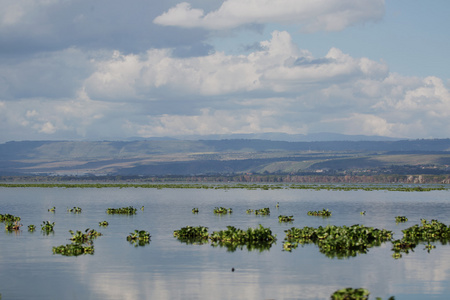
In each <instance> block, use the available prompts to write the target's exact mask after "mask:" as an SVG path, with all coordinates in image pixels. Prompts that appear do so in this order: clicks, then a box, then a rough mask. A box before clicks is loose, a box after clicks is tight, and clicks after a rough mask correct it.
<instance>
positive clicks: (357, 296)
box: [331, 288, 370, 300]
mask: <svg viewBox="0 0 450 300" xmlns="http://www.w3.org/2000/svg"><path fill="white" fill-rule="evenodd" d="M369 295H370V292H369V291H368V290H366V289H363V288H359V289H353V288H344V289H340V290H337V291H335V292H334V293H333V294H332V295H331V300H367V299H369Z"/></svg>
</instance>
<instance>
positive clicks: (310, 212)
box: [308, 208, 331, 217]
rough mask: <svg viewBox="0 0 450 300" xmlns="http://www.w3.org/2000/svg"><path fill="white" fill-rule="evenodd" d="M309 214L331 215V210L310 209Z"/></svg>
mask: <svg viewBox="0 0 450 300" xmlns="http://www.w3.org/2000/svg"><path fill="white" fill-rule="evenodd" d="M308 216H318V217H330V216H331V211H329V210H328V209H325V208H324V209H322V210H321V211H320V210H319V211H313V210H310V211H308Z"/></svg>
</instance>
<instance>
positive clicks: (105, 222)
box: [98, 221, 109, 227]
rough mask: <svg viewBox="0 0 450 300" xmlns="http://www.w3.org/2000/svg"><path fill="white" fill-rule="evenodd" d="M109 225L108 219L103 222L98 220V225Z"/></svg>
mask: <svg viewBox="0 0 450 300" xmlns="http://www.w3.org/2000/svg"><path fill="white" fill-rule="evenodd" d="M108 225H109V223H108V221H101V222H98V226H102V227H106V226H108Z"/></svg>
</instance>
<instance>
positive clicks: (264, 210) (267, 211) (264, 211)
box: [255, 207, 270, 216]
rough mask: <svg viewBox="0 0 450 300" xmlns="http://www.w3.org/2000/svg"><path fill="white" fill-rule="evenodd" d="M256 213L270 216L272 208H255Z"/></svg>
mask: <svg viewBox="0 0 450 300" xmlns="http://www.w3.org/2000/svg"><path fill="white" fill-rule="evenodd" d="M255 215H262V216H268V215H270V208H268V207H265V208H261V209H255Z"/></svg>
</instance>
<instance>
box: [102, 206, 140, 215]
mask: <svg viewBox="0 0 450 300" xmlns="http://www.w3.org/2000/svg"><path fill="white" fill-rule="evenodd" d="M136 211H137V209H136V208H134V207H133V206H128V207H122V208H108V209H106V213H107V214H109V215H116V214H118V215H135V214H136Z"/></svg>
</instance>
